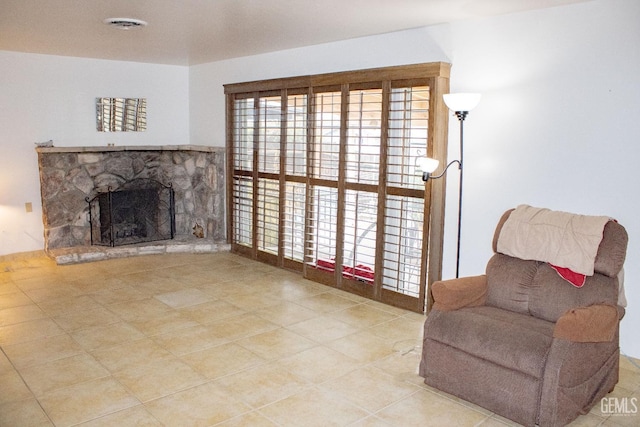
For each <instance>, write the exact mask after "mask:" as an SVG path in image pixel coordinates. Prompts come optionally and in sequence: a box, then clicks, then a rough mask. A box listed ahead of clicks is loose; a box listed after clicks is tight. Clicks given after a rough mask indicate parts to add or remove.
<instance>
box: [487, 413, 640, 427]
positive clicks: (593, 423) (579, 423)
mask: <svg viewBox="0 0 640 427" xmlns="http://www.w3.org/2000/svg"><path fill="white" fill-rule="evenodd" d="M496 418H497V416H493V417H491V418H490V419H496ZM502 420H504V418H501V421H502ZM506 421H507V422H508V421H509V420H506ZM637 421H640V420H637ZM604 422H605V419H604V418H601V417H598V416H596V415H593V414H587V415H584V416H582V417H578V418H576V419H575V420H573V421H572V422H570V423H569V424H567V426H570V427H597V426H602V425H603V423H604ZM485 424H486V423H484V424H481V426H482V427H486V426H485ZM510 425H511V426H514V427H515V426H518V425H519V424H516V423H514V422H513V421H512V422H511V424H510ZM634 426H638V424H637V423H636V424H634Z"/></svg>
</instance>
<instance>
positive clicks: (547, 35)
mask: <svg viewBox="0 0 640 427" xmlns="http://www.w3.org/2000/svg"><path fill="white" fill-rule="evenodd" d="M431 61H447V62H451V63H452V64H453V69H452V78H451V87H452V92H461V91H474V92H481V93H482V94H483V99H482V101H481V103H480V105H479V106H478V108H477V109H476V110H474V111H472V112H471V113H470V115H469V117H468V118H467V121H466V122H465V182H464V199H463V200H464V207H463V230H462V256H461V274H462V275H468V274H480V273H482V272H483V271H484V267H485V265H486V262H487V260H488V258H489V257H490V256H491V238H492V233H493V229H494V227H495V224H496V221H497V219H498V218H499V216H500V215H501V214H502V212H504V211H505V210H506V209H508V208H510V207H514V206H516V205H518V204H521V203H527V204H531V205H534V206H540V207H548V208H551V209H556V210H564V211H570V212H576V213H583V214H601V215H610V216H613V217H615V218H616V219H618V220H619V221H620V223H622V224H623V225H625V227H626V228H627V230H628V232H629V235H630V242H629V250H628V255H627V259H628V261H627V264H626V273H627V279H626V282H627V298H628V300H629V306H628V312H627V316H626V318H625V319H624V321H623V322H622V332H621V337H622V350H623V352H626V353H628V354H630V355H633V356H635V357H640V341H638V340H637V339H636V337H637V331H636V329H635V326H634V325H639V324H640V287H639V286H637V282H638V281H639V280H640V263H639V262H638V254H639V252H640V244H639V243H638V235H640V222H638V221H636V220H635V219H636V217H637V215H638V212H640V199H639V198H638V191H639V190H638V188H639V184H640V179H638V177H637V174H636V172H635V170H636V168H637V166H636V163H637V159H638V158H640V138H639V137H640V119H638V118H639V117H640V80H639V77H638V76H640V2H638V1H637V0H594V1H592V2H587V3H583V4H576V5H570V6H563V7H557V8H552V9H546V10H541V11H532V12H525V13H518V14H511V15H503V16H499V17H493V18H487V19H481V20H471V21H463V22H458V23H455V24H451V25H440V26H434V27H429V28H422V29H416V30H411V31H404V32H398V33H391V34H386V35H381V36H377V37H367V38H361V39H355V40H348V41H344V42H339V43H331V44H325V45H319V46H312V47H309V48H304V49H294V50H288V51H283V52H277V53H272V54H266V55H258V56H252V57H247V58H240V59H235V60H228V61H221V62H216V63H210V64H204V65H200V66H194V67H191V68H190V95H189V96H190V103H191V126H190V135H191V143H192V144H207V145H220V146H221V145H224V137H225V136H224V96H223V88H222V85H223V84H225V83H234V82H241V81H250V80H260V79H266V78H275V77H287V76H294V75H303V74H316V73H322V72H330V71H342V70H349V69H363V68H372V67H380V66H388V65H399V64H410V63H418V62H431ZM450 140H451V144H450V146H451V150H450V158H451V159H453V158H457V157H458V153H457V146H458V122H457V120H456V119H455V118H454V119H452V120H451V122H450ZM448 186H449V192H448V194H449V197H448V203H447V216H446V220H447V224H446V229H445V232H446V234H445V236H448V237H445V238H446V241H447V242H446V245H445V259H444V272H443V276H444V277H452V276H453V275H454V271H455V236H456V215H457V199H456V197H457V196H456V195H457V182H456V174H453V173H450V174H449V182H448Z"/></svg>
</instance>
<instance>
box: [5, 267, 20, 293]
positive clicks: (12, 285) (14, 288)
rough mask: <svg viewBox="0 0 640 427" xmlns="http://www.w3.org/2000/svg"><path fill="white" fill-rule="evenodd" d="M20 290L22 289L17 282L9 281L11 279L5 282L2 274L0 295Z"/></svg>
mask: <svg viewBox="0 0 640 427" xmlns="http://www.w3.org/2000/svg"><path fill="white" fill-rule="evenodd" d="M0 272H1V271H0ZM20 291H21V289H20V288H19V287H17V286H16V284H15V283H13V282H9V281H6V282H5V281H3V280H2V277H1V276H0V295H6V294H14V293H16V292H20Z"/></svg>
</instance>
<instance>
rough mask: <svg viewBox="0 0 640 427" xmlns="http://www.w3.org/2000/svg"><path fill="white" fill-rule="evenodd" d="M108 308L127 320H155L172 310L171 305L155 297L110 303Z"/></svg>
mask: <svg viewBox="0 0 640 427" xmlns="http://www.w3.org/2000/svg"><path fill="white" fill-rule="evenodd" d="M107 308H108V309H109V310H111V311H113V312H114V313H115V314H117V315H118V316H120V318H121V319H122V320H124V321H127V322H131V321H138V322H144V321H147V320H153V319H157V318H158V317H162V316H164V315H166V314H167V313H169V312H170V311H172V309H171V307H169V306H168V305H166V304H164V303H162V302H161V301H158V300H157V299H155V298H146V299H142V300H133V301H126V302H120V303H114V304H109V305H108V306H107Z"/></svg>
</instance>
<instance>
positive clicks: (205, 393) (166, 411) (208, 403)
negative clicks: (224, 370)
mask: <svg viewBox="0 0 640 427" xmlns="http://www.w3.org/2000/svg"><path fill="white" fill-rule="evenodd" d="M145 406H146V408H147V409H148V410H149V412H150V413H152V414H153V416H154V417H155V418H157V419H158V420H159V421H160V422H161V423H162V424H163V425H166V426H190V427H198V426H202V427H206V426H211V425H213V424H217V423H220V422H222V421H225V420H228V419H230V418H233V417H235V416H237V415H239V414H242V413H244V412H247V411H249V410H250V409H251V408H250V407H249V406H248V405H247V404H245V403H243V402H242V401H240V400H238V399H237V398H235V397H233V396H232V395H230V394H229V393H228V392H227V391H226V390H225V389H223V388H222V387H220V386H218V385H217V384H214V383H206V384H202V385H199V386H196V387H193V388H190V389H187V390H183V391H181V392H178V393H174V394H172V395H170V396H166V397H163V398H161V399H158V400H154V401H152V402H148V403H146V404H145Z"/></svg>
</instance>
